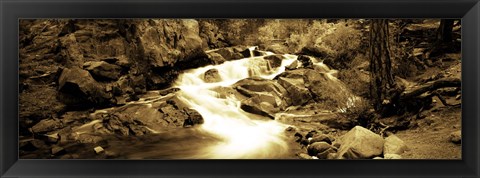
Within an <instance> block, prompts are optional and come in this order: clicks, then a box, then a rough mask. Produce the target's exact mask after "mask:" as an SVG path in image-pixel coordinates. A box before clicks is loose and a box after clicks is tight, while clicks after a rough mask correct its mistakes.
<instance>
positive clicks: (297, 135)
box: [294, 132, 303, 142]
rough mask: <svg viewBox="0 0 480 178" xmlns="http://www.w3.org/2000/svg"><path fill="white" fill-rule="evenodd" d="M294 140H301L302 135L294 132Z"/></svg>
mask: <svg viewBox="0 0 480 178" xmlns="http://www.w3.org/2000/svg"><path fill="white" fill-rule="evenodd" d="M294 137H295V142H301V141H302V140H303V135H302V134H301V133H298V132H297V133H295V135H294Z"/></svg>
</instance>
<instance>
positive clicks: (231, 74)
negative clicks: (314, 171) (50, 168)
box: [75, 49, 337, 159]
mask: <svg viewBox="0 0 480 178" xmlns="http://www.w3.org/2000/svg"><path fill="white" fill-rule="evenodd" d="M250 51H252V49H251V50H250ZM271 54H273V53H270V52H266V55H271ZM251 56H253V54H252V55H251ZM263 57H264V56H257V57H250V58H244V59H239V60H234V61H227V62H224V63H222V64H220V65H210V66H205V67H201V68H196V69H191V70H187V71H184V72H183V73H182V74H181V75H179V77H178V78H177V80H176V81H175V83H174V87H177V88H180V91H179V92H177V93H176V94H175V95H176V96H177V97H178V98H179V99H181V100H182V101H183V102H184V103H186V104H187V105H188V106H189V107H190V108H192V109H195V110H196V111H198V112H199V113H200V114H201V115H202V117H203V119H204V123H203V124H200V125H198V126H196V127H193V128H183V129H170V130H161V128H147V129H149V130H150V131H152V133H155V134H149V135H146V136H143V137H134V138H132V137H127V138H121V139H118V138H113V139H110V141H109V148H108V149H107V150H110V151H114V152H116V153H118V155H119V156H118V157H119V158H126V159H152V158H160V159H165V158H166V159H170V158H175V159H242V158H248V159H250V158H253V159H264V158H267V159H268V158H286V157H291V155H290V153H289V149H290V148H289V143H287V141H286V140H287V139H286V138H285V133H284V131H285V129H286V128H287V127H288V125H285V124H282V123H280V122H278V121H276V120H271V119H269V118H265V117H263V116H259V115H255V114H251V113H247V112H245V111H243V110H242V109H241V108H240V100H239V99H237V97H236V96H235V95H234V94H230V95H229V94H225V92H223V93H221V92H219V91H221V89H220V90H219V89H218V88H219V87H231V86H232V85H233V84H235V83H236V82H238V81H239V80H242V79H245V78H248V77H261V78H265V79H273V78H274V77H275V76H277V75H278V74H280V73H282V72H284V71H285V66H287V65H290V64H291V63H292V62H293V61H295V60H296V59H297V56H295V55H289V54H285V55H283V57H284V59H283V60H282V63H281V66H280V67H277V68H272V67H271V65H270V63H269V61H268V60H265V59H264V58H263ZM313 62H314V65H315V66H316V67H320V68H321V70H323V71H325V72H326V73H327V74H328V76H329V78H331V79H332V80H337V79H336V78H335V77H334V76H333V75H334V73H335V71H334V70H330V69H329V68H328V67H327V66H325V65H324V64H323V63H321V62H317V61H313ZM210 69H216V70H217V71H218V73H219V76H220V77H221V79H220V80H219V81H218V82H215V83H207V82H205V81H204V80H203V76H204V74H205V72H206V71H208V70H210ZM164 97H166V96H159V94H158V92H156V91H151V92H150V95H149V96H144V97H143V98H141V99H140V100H139V101H133V102H130V103H127V104H126V105H125V106H122V107H120V108H109V109H104V110H97V111H96V112H95V113H93V114H92V115H97V114H101V113H108V112H111V111H112V110H115V109H117V110H118V109H123V108H126V109H128V108H130V109H132V110H135V112H133V113H134V114H135V115H136V116H132V117H157V115H156V114H157V113H158V111H157V110H156V109H155V108H153V107H152V104H155V102H157V101H160V100H162V99H163V98H164ZM124 110H125V109H124ZM280 115H281V113H280ZM98 122H100V121H99V120H95V121H92V122H91V123H88V124H86V125H83V126H81V127H78V128H77V129H75V131H76V132H77V133H87V132H88V129H87V128H92V127H93V126H94V125H95V124H96V123H98Z"/></svg>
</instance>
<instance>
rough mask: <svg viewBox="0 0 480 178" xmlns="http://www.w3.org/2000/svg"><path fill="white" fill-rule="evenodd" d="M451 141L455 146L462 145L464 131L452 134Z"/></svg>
mask: <svg viewBox="0 0 480 178" xmlns="http://www.w3.org/2000/svg"><path fill="white" fill-rule="evenodd" d="M450 141H451V142H452V143H455V144H460V143H462V131H461V130H458V131H455V132H452V133H451V134H450Z"/></svg>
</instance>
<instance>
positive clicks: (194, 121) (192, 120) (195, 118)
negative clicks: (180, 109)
mask: <svg viewBox="0 0 480 178" xmlns="http://www.w3.org/2000/svg"><path fill="white" fill-rule="evenodd" d="M184 111H185V112H186V113H187V115H188V118H187V119H185V121H184V122H183V127H188V126H194V125H198V124H203V122H204V120H203V117H202V115H200V113H198V112H197V111H196V110H194V109H189V108H185V109H184Z"/></svg>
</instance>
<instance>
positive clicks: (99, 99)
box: [58, 67, 112, 105]
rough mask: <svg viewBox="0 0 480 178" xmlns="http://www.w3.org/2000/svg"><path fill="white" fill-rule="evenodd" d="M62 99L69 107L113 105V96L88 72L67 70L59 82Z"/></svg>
mask: <svg viewBox="0 0 480 178" xmlns="http://www.w3.org/2000/svg"><path fill="white" fill-rule="evenodd" d="M58 89H59V91H60V93H59V94H60V95H61V96H60V97H59V98H60V99H61V100H62V101H63V102H64V103H65V104H67V105H79V104H88V103H91V104H95V105H107V104H110V103H111V98H112V95H111V94H110V93H107V92H106V91H105V88H104V87H103V86H102V85H101V84H100V83H98V82H97V81H95V79H93V77H92V75H90V73H89V72H88V71H86V70H83V69H80V68H77V67H74V68H65V69H64V70H63V71H62V73H61V75H60V78H59V80H58Z"/></svg>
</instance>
